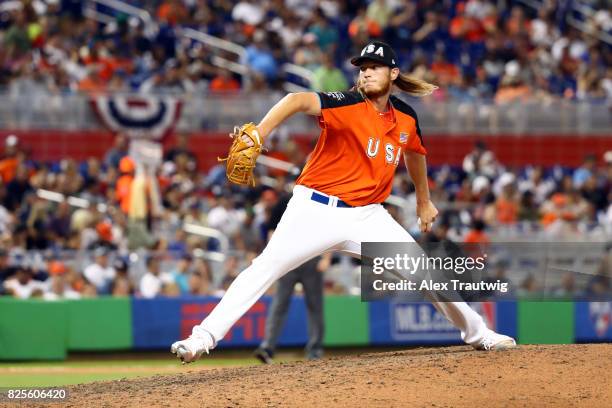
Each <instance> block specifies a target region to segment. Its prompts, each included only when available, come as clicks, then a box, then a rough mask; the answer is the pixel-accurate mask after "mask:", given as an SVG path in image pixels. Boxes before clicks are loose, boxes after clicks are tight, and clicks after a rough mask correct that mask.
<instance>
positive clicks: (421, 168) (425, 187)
mask: <svg viewBox="0 0 612 408" xmlns="http://www.w3.org/2000/svg"><path fill="white" fill-rule="evenodd" d="M404 162H405V163H406V168H407V169H408V173H409V174H410V177H411V178H412V182H413V183H414V188H415V190H416V200H417V208H416V212H417V216H418V217H419V220H420V228H421V232H428V231H430V230H431V226H432V225H433V223H434V221H435V220H436V216H437V215H438V210H437V209H436V207H435V206H434V204H433V203H432V202H431V198H430V195H429V183H428V182H427V161H426V160H425V156H424V155H422V154H420V153H416V152H410V151H409V152H405V153H404Z"/></svg>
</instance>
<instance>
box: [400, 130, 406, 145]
mask: <svg viewBox="0 0 612 408" xmlns="http://www.w3.org/2000/svg"><path fill="white" fill-rule="evenodd" d="M399 141H400V143H406V142H407V141H408V133H405V132H401V133H400V139H399Z"/></svg>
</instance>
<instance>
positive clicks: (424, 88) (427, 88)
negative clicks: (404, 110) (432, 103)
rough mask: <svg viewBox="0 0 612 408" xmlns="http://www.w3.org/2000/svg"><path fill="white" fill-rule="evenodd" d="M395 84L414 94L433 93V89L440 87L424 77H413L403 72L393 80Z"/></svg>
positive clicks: (409, 93)
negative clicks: (423, 78)
mask: <svg viewBox="0 0 612 408" xmlns="http://www.w3.org/2000/svg"><path fill="white" fill-rule="evenodd" d="M393 85H395V86H397V87H398V88H399V89H401V90H402V91H404V92H406V93H407V94H408V95H412V96H426V95H431V94H432V93H433V91H435V90H436V89H438V87H437V86H436V85H434V84H430V83H429V82H427V81H423V80H422V79H417V78H412V77H410V76H408V74H403V73H401V72H400V73H399V75H398V76H397V78H396V79H395V81H393Z"/></svg>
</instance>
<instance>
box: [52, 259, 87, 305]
mask: <svg viewBox="0 0 612 408" xmlns="http://www.w3.org/2000/svg"><path fill="white" fill-rule="evenodd" d="M66 272H67V269H66V266H65V265H64V263H63V262H60V261H53V262H50V263H49V282H48V283H47V290H46V291H45V293H44V294H43V299H44V300H59V299H80V298H81V294H80V293H79V292H77V291H75V290H73V289H72V288H71V287H70V285H69V284H68V282H67V280H66V275H67V274H66Z"/></svg>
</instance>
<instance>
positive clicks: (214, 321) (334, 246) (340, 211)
mask: <svg viewBox="0 0 612 408" xmlns="http://www.w3.org/2000/svg"><path fill="white" fill-rule="evenodd" d="M313 192H315V190H312V189H310V188H307V187H304V186H300V185H297V186H295V187H294V189H293V197H292V198H291V200H289V204H288V205H287V209H286V211H285V213H284V214H283V216H282V218H281V221H280V222H279V224H278V226H277V228H276V230H275V231H274V233H273V234H272V237H271V239H270V241H269V242H268V245H267V246H266V248H265V249H264V250H263V252H262V253H261V254H260V255H259V256H258V257H257V258H255V259H254V260H253V262H252V264H251V265H250V266H249V267H248V268H246V269H245V270H244V271H242V272H241V273H240V274H239V275H238V277H237V278H236V279H235V280H234V282H232V284H231V285H230V287H229V288H228V290H227V292H226V293H225V295H224V296H223V298H222V299H221V301H220V302H219V304H218V305H217V306H216V307H215V308H214V309H213V311H212V312H211V313H210V314H209V315H208V316H207V317H206V318H205V319H204V320H203V321H202V323H201V324H200V325H199V326H196V327H195V328H194V330H195V331H199V330H201V329H204V330H206V331H207V332H209V333H210V334H211V335H212V336H213V337H214V339H215V344H216V343H217V342H218V341H219V340H221V339H222V338H223V337H224V336H225V335H226V333H227V332H228V331H229V330H230V328H231V327H232V326H233V325H234V323H236V321H237V320H238V319H240V317H242V315H244V314H245V313H246V312H247V311H248V310H249V309H250V308H251V306H253V304H254V303H255V302H256V301H257V300H258V299H259V298H260V297H261V296H262V295H263V294H264V293H265V292H266V290H267V289H268V288H269V287H270V286H271V285H272V284H273V283H274V281H276V280H277V279H279V278H280V277H281V276H283V275H284V274H286V273H287V272H289V271H290V270H292V269H294V268H296V267H297V266H299V265H301V264H302V263H304V262H306V261H307V260H309V259H311V258H313V257H315V256H318V255H320V254H322V253H324V252H328V251H342V252H346V253H349V254H351V255H353V256H360V255H361V242H415V241H414V238H412V236H411V235H410V234H409V233H408V232H407V231H406V230H405V229H404V228H403V227H402V226H401V225H400V224H398V223H397V222H396V221H395V220H394V219H393V218H392V217H391V215H390V214H389V213H388V212H387V210H385V208H384V207H383V206H382V205H380V204H370V205H366V206H363V207H353V208H343V207H336V206H335V205H336V203H337V198H336V197H330V200H329V201H330V202H329V204H328V205H325V204H322V203H319V202H316V201H313V200H311V196H312V193H313ZM319 194H322V193H319ZM323 195H325V194H323ZM432 303H433V305H434V306H435V307H436V309H438V311H439V312H440V313H442V314H444V316H445V317H446V318H447V319H448V320H450V321H451V322H452V323H453V325H455V327H457V328H458V329H459V330H461V338H462V339H463V341H465V342H466V343H470V344H472V343H476V342H478V341H480V340H481V339H482V338H483V336H484V333H485V331H486V325H485V323H484V320H483V319H482V317H481V316H480V315H479V314H478V313H476V312H475V311H474V310H473V309H472V308H471V307H470V306H469V305H467V304H466V303H465V302H436V301H434V302H432Z"/></svg>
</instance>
